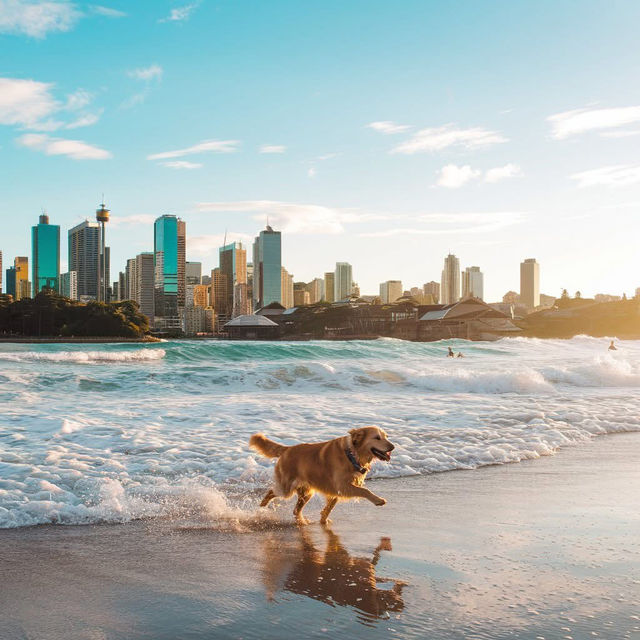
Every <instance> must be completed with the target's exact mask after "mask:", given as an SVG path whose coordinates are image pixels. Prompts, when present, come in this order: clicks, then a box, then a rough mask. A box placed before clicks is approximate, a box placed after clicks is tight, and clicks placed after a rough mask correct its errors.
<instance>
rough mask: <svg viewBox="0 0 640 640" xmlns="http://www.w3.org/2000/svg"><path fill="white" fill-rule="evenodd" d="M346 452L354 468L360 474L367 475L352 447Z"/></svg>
mask: <svg viewBox="0 0 640 640" xmlns="http://www.w3.org/2000/svg"><path fill="white" fill-rule="evenodd" d="M344 452H345V453H346V454H347V458H349V462H350V463H351V464H352V465H353V468H354V469H355V470H356V471H357V472H358V473H367V470H366V469H365V468H364V467H363V466H362V465H360V464H359V463H358V460H357V458H356V454H355V453H353V451H352V450H351V448H350V447H347V448H346V449H345V450H344Z"/></svg>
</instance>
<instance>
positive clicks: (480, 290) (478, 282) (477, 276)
mask: <svg viewBox="0 0 640 640" xmlns="http://www.w3.org/2000/svg"><path fill="white" fill-rule="evenodd" d="M462 297H463V298H480V300H482V299H483V298H484V275H483V273H482V271H480V267H467V268H466V269H465V270H464V271H463V272H462Z"/></svg>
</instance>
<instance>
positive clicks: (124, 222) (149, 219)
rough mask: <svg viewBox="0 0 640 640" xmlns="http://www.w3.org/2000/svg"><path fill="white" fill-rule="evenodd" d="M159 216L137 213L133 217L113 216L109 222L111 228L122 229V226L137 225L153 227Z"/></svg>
mask: <svg viewBox="0 0 640 640" xmlns="http://www.w3.org/2000/svg"><path fill="white" fill-rule="evenodd" d="M157 217H158V216H157V215H153V214H151V213H136V214H134V215H131V216H113V215H112V216H111V219H110V220H109V226H110V227H120V226H135V225H145V226H149V225H152V224H153V223H154V222H155V221H156V218H157Z"/></svg>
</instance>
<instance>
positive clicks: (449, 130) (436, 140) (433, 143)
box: [391, 124, 507, 154]
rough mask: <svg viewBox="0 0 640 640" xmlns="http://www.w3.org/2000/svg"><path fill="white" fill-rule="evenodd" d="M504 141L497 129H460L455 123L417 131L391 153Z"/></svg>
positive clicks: (488, 144) (477, 145) (476, 146)
mask: <svg viewBox="0 0 640 640" xmlns="http://www.w3.org/2000/svg"><path fill="white" fill-rule="evenodd" d="M502 142H507V138H505V137H504V136H503V135H502V134H501V133H499V132H497V131H489V130H488V129H483V128H482V127H473V128H470V129H458V128H456V127H455V125H453V124H446V125H444V126H442V127H433V128H429V129H421V130H420V131H417V132H416V133H415V134H414V135H413V136H412V137H411V138H409V139H408V140H405V141H404V142H401V143H400V144H399V145H397V146H395V147H394V148H393V149H392V150H391V153H406V154H413V153H423V152H426V151H440V150H442V149H446V148H447V147H453V146H459V147H464V148H465V149H479V148H482V147H489V146H492V145H494V144H500V143H502Z"/></svg>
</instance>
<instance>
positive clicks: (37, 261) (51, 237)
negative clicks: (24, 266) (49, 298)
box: [31, 213, 60, 296]
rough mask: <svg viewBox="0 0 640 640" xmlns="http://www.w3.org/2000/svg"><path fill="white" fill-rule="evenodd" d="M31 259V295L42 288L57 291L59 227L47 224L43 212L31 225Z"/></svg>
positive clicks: (47, 218)
mask: <svg viewBox="0 0 640 640" xmlns="http://www.w3.org/2000/svg"><path fill="white" fill-rule="evenodd" d="M31 260H32V262H33V263H32V270H33V275H32V278H31V281H32V284H33V295H34V296H35V295H36V294H37V293H38V292H40V291H42V289H51V290H52V291H58V285H59V279H60V227H59V226H58V225H57V224H49V216H48V215H46V214H45V213H43V214H42V215H41V216H40V219H39V222H38V224H37V225H35V226H33V227H31Z"/></svg>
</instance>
